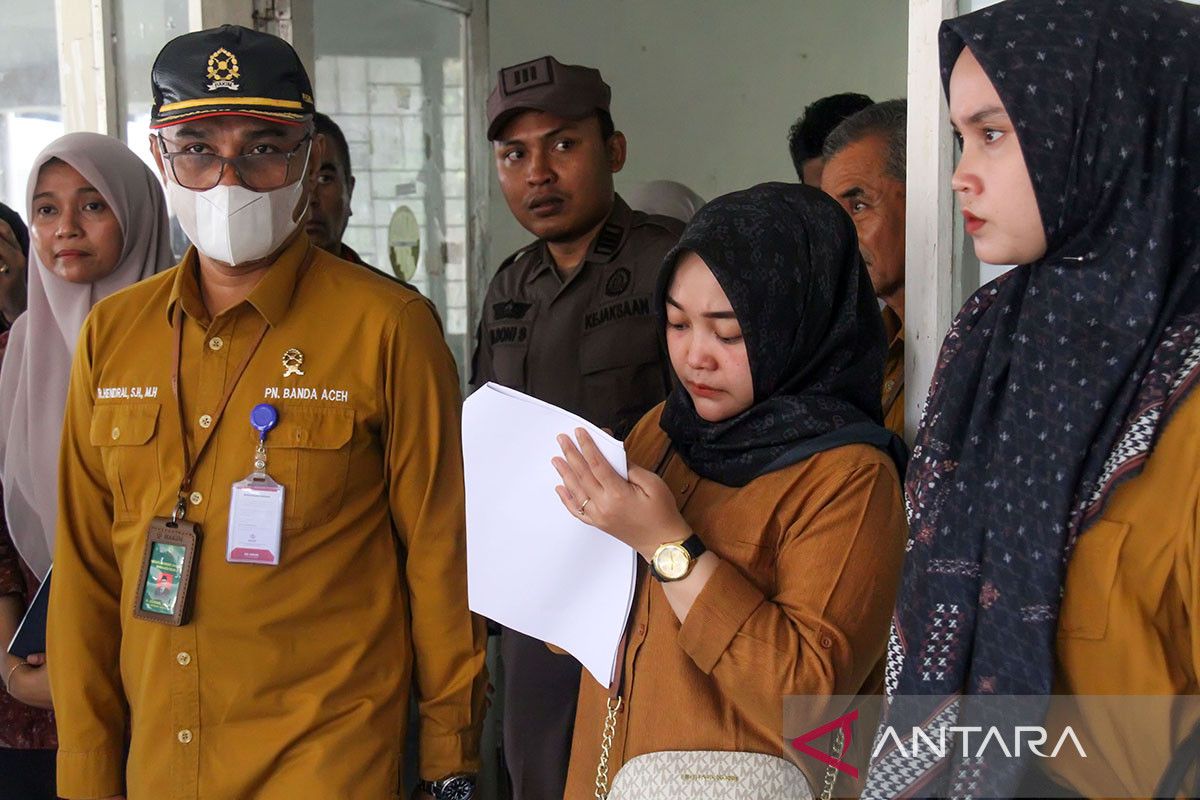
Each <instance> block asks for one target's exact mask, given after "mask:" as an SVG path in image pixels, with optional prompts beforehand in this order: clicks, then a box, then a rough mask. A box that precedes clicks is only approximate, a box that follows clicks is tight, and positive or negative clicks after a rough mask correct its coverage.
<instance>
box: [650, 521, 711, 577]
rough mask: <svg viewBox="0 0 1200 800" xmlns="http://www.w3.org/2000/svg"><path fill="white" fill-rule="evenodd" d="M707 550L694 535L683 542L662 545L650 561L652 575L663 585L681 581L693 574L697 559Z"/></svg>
mask: <svg viewBox="0 0 1200 800" xmlns="http://www.w3.org/2000/svg"><path fill="white" fill-rule="evenodd" d="M707 549H708V548H707V547H705V546H704V542H702V541H700V537H699V536H697V535H696V534H694V533H693V534H692V535H691V536H689V537H688V538H686V539H684V540H683V541H682V542H667V543H666V544H660V545H659V546H658V549H657V550H655V551H654V557H653V558H651V559H650V574H651V575H653V576H654V577H655V578H656V579H657V580H659V581H662V582H663V583H671V582H673V581H681V580H683V579H684V578H686V577H687V576H688V575H690V574H692V567H694V566H696V559H698V558H699V557H700V556H702V555H703V554H704V551H705V550H707Z"/></svg>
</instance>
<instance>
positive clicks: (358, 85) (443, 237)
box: [314, 0, 474, 372]
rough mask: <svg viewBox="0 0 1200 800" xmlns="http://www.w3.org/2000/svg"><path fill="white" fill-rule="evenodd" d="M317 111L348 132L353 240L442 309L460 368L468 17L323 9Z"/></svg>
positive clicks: (319, 13)
mask: <svg viewBox="0 0 1200 800" xmlns="http://www.w3.org/2000/svg"><path fill="white" fill-rule="evenodd" d="M315 14H316V17H315V22H316V24H315V33H316V42H315V45H316V76H315V79H314V84H315V86H314V88H315V90H316V101H317V108H318V110H320V111H323V112H324V113H326V114H328V115H329V116H330V117H332V118H333V120H334V121H335V122H337V123H338V124H339V125H340V126H341V127H342V130H343V132H345V134H346V139H347V142H348V144H349V146H350V154H351V161H352V162H353V164H352V166H353V170H354V175H355V179H356V180H357V186H356V187H355V190H354V196H353V198H352V202H351V208H352V211H353V216H352V217H351V219H350V222H351V225H352V227H351V228H349V229H348V230H347V233H346V237H345V239H344V241H345V243H346V244H349V245H350V246H351V247H353V248H354V249H355V250H356V251H358V254H359V255H360V256H362V258H363V259H364V260H365V261H367V262H368V263H370V264H372V265H374V266H376V267H379V268H380V269H383V270H387V271H392V272H394V271H395V270H394V266H393V265H394V264H401V265H403V264H404V263H407V262H406V261H405V256H406V254H407V255H408V257H409V258H411V247H412V240H413V239H414V238H415V239H417V240H418V241H419V245H418V247H419V251H418V257H417V260H416V272H415V273H414V274H413V275H411V276H410V277H409V281H410V282H411V283H413V284H414V285H415V286H417V288H419V289H420V290H421V291H422V292H424V293H425V294H426V295H427V296H428V297H429V298H430V299H432V300H433V302H434V304H435V305H437V307H438V310H439V312H440V313H441V316H442V321H443V323H444V324H445V328H446V338H447V340H448V341H449V343H450V346H451V349H452V351H453V352H454V356H455V358H456V359H457V360H458V363H459V365H460V368H461V369H463V370H464V372H465V367H466V366H467V365H468V362H469V359H470V357H471V350H472V348H473V346H474V332H473V331H469V330H468V322H467V287H468V282H467V281H466V264H467V247H466V238H467V237H466V229H465V227H464V225H465V220H466V215H467V197H466V144H467V143H466V142H465V141H464V139H465V137H464V129H465V118H464V116H463V114H464V108H465V107H466V105H467V103H466V87H465V86H464V81H463V24H464V21H463V17H462V16H461V15H460V14H458V13H457V12H454V11H450V10H448V9H444V8H439V7H435V6H431V5H428V4H425V3H419V2H414V0H394V1H393V2H390V3H379V2H373V0H344V2H340V3H336V4H334V3H316V4H315ZM413 220H415V222H413Z"/></svg>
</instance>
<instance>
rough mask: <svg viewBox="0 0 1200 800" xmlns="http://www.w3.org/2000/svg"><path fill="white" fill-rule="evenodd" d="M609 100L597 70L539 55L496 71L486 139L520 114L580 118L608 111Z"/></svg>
mask: <svg viewBox="0 0 1200 800" xmlns="http://www.w3.org/2000/svg"><path fill="white" fill-rule="evenodd" d="M611 100H612V89H611V88H609V85H608V84H607V83H605V82H604V79H603V78H601V77H600V70H597V69H592V68H591V67H581V66H577V65H575V64H561V63H559V61H558V59H556V58H555V57H554V56H542V57H541V58H536V59H534V60H533V61H526V62H525V63H523V64H516V65H515V66H511V67H505V68H504V69H502V70H500V77H499V79H498V80H497V82H496V88H494V89H492V93H491V94H490V95H489V96H488V101H487V115H488V128H487V136H488V139H490V140H495V139H496V138H497V137H498V136H499V135H500V131H501V130H503V129H504V126H505V124H507V123H508V121H509V120H510V119H512V118H513V117H514V116H516V115H517V114H519V113H520V112H522V111H527V110H529V109H534V110H536V111H547V112H549V113H551V114H557V115H558V116H560V117H566V118H567V119H583V118H584V117H587V116H589V115H591V114H595V113H596V112H597V111H608V105H609V102H610V101H611Z"/></svg>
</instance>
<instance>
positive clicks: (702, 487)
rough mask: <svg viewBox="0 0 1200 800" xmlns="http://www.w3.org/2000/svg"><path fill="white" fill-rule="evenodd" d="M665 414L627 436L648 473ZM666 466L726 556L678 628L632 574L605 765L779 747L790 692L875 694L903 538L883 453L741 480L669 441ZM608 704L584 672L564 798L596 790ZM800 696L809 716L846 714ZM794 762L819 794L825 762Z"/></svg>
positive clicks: (689, 516)
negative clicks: (705, 472) (690, 458)
mask: <svg viewBox="0 0 1200 800" xmlns="http://www.w3.org/2000/svg"><path fill="white" fill-rule="evenodd" d="M661 416H662V407H661V406H660V407H659V408H656V409H655V410H654V411H653V412H651V413H650V414H648V415H646V418H645V419H644V420H642V421H641V422H640V423H639V424H638V426H637V427H636V428H634V430H633V432H632V433H631V434H630V435H629V438H628V439H627V440H626V443H625V444H626V451H627V452H628V456H629V462H630V463H631V464H637V465H639V466H641V467H644V468H646V469H651V470H653V469H655V468H656V467H657V466H658V465H659V463H660V462H661V461H662V459H663V455H664V453H665V452H666V450H667V446H668V440H667V436H666V434H665V433H663V431H662V429H661V428H660V427H659V420H660V418H661ZM661 474H662V477H663V479H664V480H665V481H666V483H667V485H668V486H669V487H670V488H671V492H672V494H674V496H675V497H676V500H677V503H678V505H679V509H680V512H681V513H682V514H683V518H684V519H685V520H687V523H688V525H690V526H691V528H692V530H693V531H695V532H696V533H697V534H698V535H699V536H700V539H701V540H702V541H703V542H704V544H705V546H706V547H707V548H708V549H709V550H711V551H713V552H715V553H716V554H717V555H718V556H720V557H721V559H722V561H721V563H720V565H719V566H718V567H717V570H716V572H715V573H714V574H713V576H712V577H711V578H710V579H709V582H708V583H707V584H706V585H705V587H704V588H703V589H702V590H701V592H700V595H699V596H698V597H697V598H696V601H695V603H694V604H693V605H692V608H691V611H690V612H689V613H688V615H687V619H686V620H685V621H684V622H683V623H682V624H681V623H680V622H679V619H678V617H676V616H675V612H674V611H673V610H672V609H671V605H670V603H669V602H668V600H667V597H666V595H665V594H664V593H663V589H662V586H661V585H660V584H659V583H658V582H657V581H655V580H654V579H652V578H650V577H649V575H648V574H647V571H646V569H645V568H642V569H641V570H640V578H639V583H638V589H637V595H636V597H635V598H634V603H633V610H632V612H631V620H630V623H629V631H628V643H627V648H626V653H625V660H624V681H623V683H624V688H623V689H622V697H623V698H624V702H623V703H622V707H621V710H620V712H619V713H618V717H617V728H616V734H615V736H614V737H613V745H612V750H611V752H610V756H609V762H608V763H609V775H610V776H615V775H616V774H617V771H618V770H619V769H620V767H621V765H622V764H624V763H625V762H626V761H628V760H629V759H631V758H633V757H634V756H639V755H643V754H646V753H654V752H659V751H664V750H737V751H749V752H757V753H768V754H771V755H776V756H787V755H788V752H787V751H786V750H785V748H784V745H785V740H784V736H783V734H784V727H783V719H782V717H783V704H784V697H785V696H786V695H831V694H836V695H856V694H872V693H879V692H881V691H882V689H883V667H884V653H885V650H886V644H887V636H888V630H889V625H890V621H891V615H892V607H893V604H894V603H895V599H896V591H897V589H898V587H899V583H900V567H901V564H902V562H903V559H904V543H905V538H906V534H907V529H906V527H905V520H904V504H903V501H902V500H901V497H900V482H899V478H898V477H897V475H896V468H895V466H894V465H893V464H892V461H891V459H890V458H888V456H887V455H886V454H885V453H883V452H882V451H880V450H877V449H875V448H873V447H870V446H867V445H859V444H854V445H847V446H845V447H839V448H836V449H834V450H828V451H826V452H823V453H818V454H816V455H814V456H812V457H811V458H808V459H806V460H804V461H802V462H800V463H798V464H794V465H792V466H789V467H786V468H785V469H781V470H779V471H777V472H772V473H769V474H767V475H763V476H761V477H759V478H756V479H755V480H753V481H751V482H750V483H748V484H746V485H745V486H743V487H741V488H734V487H730V486H723V485H721V484H719V483H716V482H714V481H710V480H705V479H704V478H701V477H699V476H698V475H697V474H696V473H695V472H693V471H692V470H691V469H690V468H688V466H687V465H686V464H685V463H684V462H683V460H682V459H681V458H679V456H678V455H677V454H674V453H672V454H671V456H670V457H669V458H668V460H667V461H666V464H665V468H664V469H663V470H662V472H661ZM607 700H608V689H607V688H606V687H603V686H601V685H600V684H598V683H597V682H596V681H595V680H594V679H593V678H592V677H591V676H590V675H588V674H587V673H584V674H583V677H582V679H581V683H580V691H579V708H578V711H577V713H576V717H575V740H574V743H573V745H572V749H571V766H570V770H569V774H568V778H567V792H566V799H567V800H586V799H587V798H590V797H592V795H593V792H594V788H595V787H594V780H595V775H596V763H597V760H598V759H599V757H600V744H601V735H602V733H603V729H604V719H605V712H606V703H607ZM806 705H807V706H808V707H809V713H811V714H812V715H813V717H812V720H811V721H812V723H813V726H815V725H816V724H818V723H820V722H827V721H828V720H830V719H833V718H836V717H837V716H839V715H840V714H842V713H844V712H845V709H833V708H817V707H816V706H817V705H819V704H817V703H815V702H811V701H810V702H808V703H806ZM807 727H812V726H805V727H803V728H801V729H800V730H801V731H803V730H806V729H807ZM822 744H823V743H822ZM870 744H871V737H870V736H859V737H855V738H854V739H853V741H852V743H851V750H850V751H849V752H850V754H851V755H852V756H853V757H854V758H856V759H857V760H856V761H854V760H851V763H865V761H866V750H865V749H864V748H868V747H869V746H870ZM855 748H857V749H855ZM848 760H850V759H848ZM800 766H801V768H802V769H805V770H807V771H809V775H808V777H809V780H810V783H811V784H812V785H813V786H815V787H818V789H817V791H818V792H819V791H820V788H819V787H820V786H821V783H822V779H823V765H821V764H819V763H817V762H816V761H815V760H814V759H811V758H805V759H802V760H800ZM843 783H844V781H843ZM839 787H840V788H839V792H841V791H844V790H845V789H846V788H848V787H846V786H844V785H842V783H839ZM837 796H839V797H842V796H846V795H844V794H840V793H839V794H838V795H837Z"/></svg>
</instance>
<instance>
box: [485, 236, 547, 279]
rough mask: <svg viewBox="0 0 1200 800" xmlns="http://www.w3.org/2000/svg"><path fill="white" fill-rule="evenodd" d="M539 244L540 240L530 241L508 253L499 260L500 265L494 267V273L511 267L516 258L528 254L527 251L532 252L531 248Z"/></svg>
mask: <svg viewBox="0 0 1200 800" xmlns="http://www.w3.org/2000/svg"><path fill="white" fill-rule="evenodd" d="M539 244H541V242H531V243H530V244H527V245H525V246H524V247H522V248H521V249H520V250H518V251H517V252H515V253H513V254H512V255H510V256H509V257H508V258H506V259H504V260H503V261H501V262H500V266H498V267H496V274H497V275H499V274H500V273H501V272H503V271H504V270H506V269H508V268H509V267H511V266H512V265H513V264H515V263H516V262H517V260H518V259H520V258H521V256H524V255H528V254H529V253H531V252H533V250H534V249H535V248H536V247H537V246H538V245H539Z"/></svg>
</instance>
